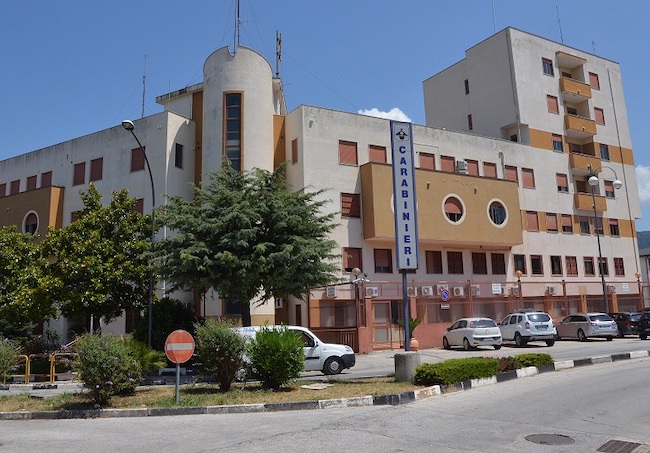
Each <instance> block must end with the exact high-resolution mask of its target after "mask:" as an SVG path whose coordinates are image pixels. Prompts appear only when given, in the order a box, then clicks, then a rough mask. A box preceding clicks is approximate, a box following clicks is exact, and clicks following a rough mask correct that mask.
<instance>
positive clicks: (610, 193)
mask: <svg viewBox="0 0 650 453" xmlns="http://www.w3.org/2000/svg"><path fill="white" fill-rule="evenodd" d="M605 196H606V197H607V198H615V194H614V181H607V180H605Z"/></svg>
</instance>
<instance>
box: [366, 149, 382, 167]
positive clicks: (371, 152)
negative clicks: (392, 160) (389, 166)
mask: <svg viewBox="0 0 650 453" xmlns="http://www.w3.org/2000/svg"><path fill="white" fill-rule="evenodd" d="M368 160H369V161H370V162H379V163H382V164H385V163H386V147H385V146H375V145H370V146H368Z"/></svg>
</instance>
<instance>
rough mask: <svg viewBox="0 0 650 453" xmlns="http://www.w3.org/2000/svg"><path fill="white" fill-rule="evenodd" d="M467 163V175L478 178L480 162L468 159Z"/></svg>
mask: <svg viewBox="0 0 650 453" xmlns="http://www.w3.org/2000/svg"><path fill="white" fill-rule="evenodd" d="M465 162H467V174H468V175H472V176H478V160H471V159H466V160H465Z"/></svg>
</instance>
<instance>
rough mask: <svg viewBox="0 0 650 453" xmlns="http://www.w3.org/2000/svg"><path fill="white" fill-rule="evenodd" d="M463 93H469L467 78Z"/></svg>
mask: <svg viewBox="0 0 650 453" xmlns="http://www.w3.org/2000/svg"><path fill="white" fill-rule="evenodd" d="M465 94H469V79H465Z"/></svg>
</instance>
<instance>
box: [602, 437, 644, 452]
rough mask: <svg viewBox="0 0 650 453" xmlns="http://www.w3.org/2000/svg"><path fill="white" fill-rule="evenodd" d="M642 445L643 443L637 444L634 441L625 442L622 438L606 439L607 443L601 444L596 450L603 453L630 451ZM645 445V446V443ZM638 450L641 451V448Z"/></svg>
mask: <svg viewBox="0 0 650 453" xmlns="http://www.w3.org/2000/svg"><path fill="white" fill-rule="evenodd" d="M642 446H644V444H637V443H636V442H625V441H622V440H614V439H611V440H609V441H607V443H605V444H603V445H601V446H600V448H599V449H598V450H596V451H600V452H604V453H632V452H634V451H635V450H636V449H637V448H638V447H642ZM645 446H646V447H647V445H645ZM639 451H643V449H641V450H639ZM645 451H647V450H645Z"/></svg>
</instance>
